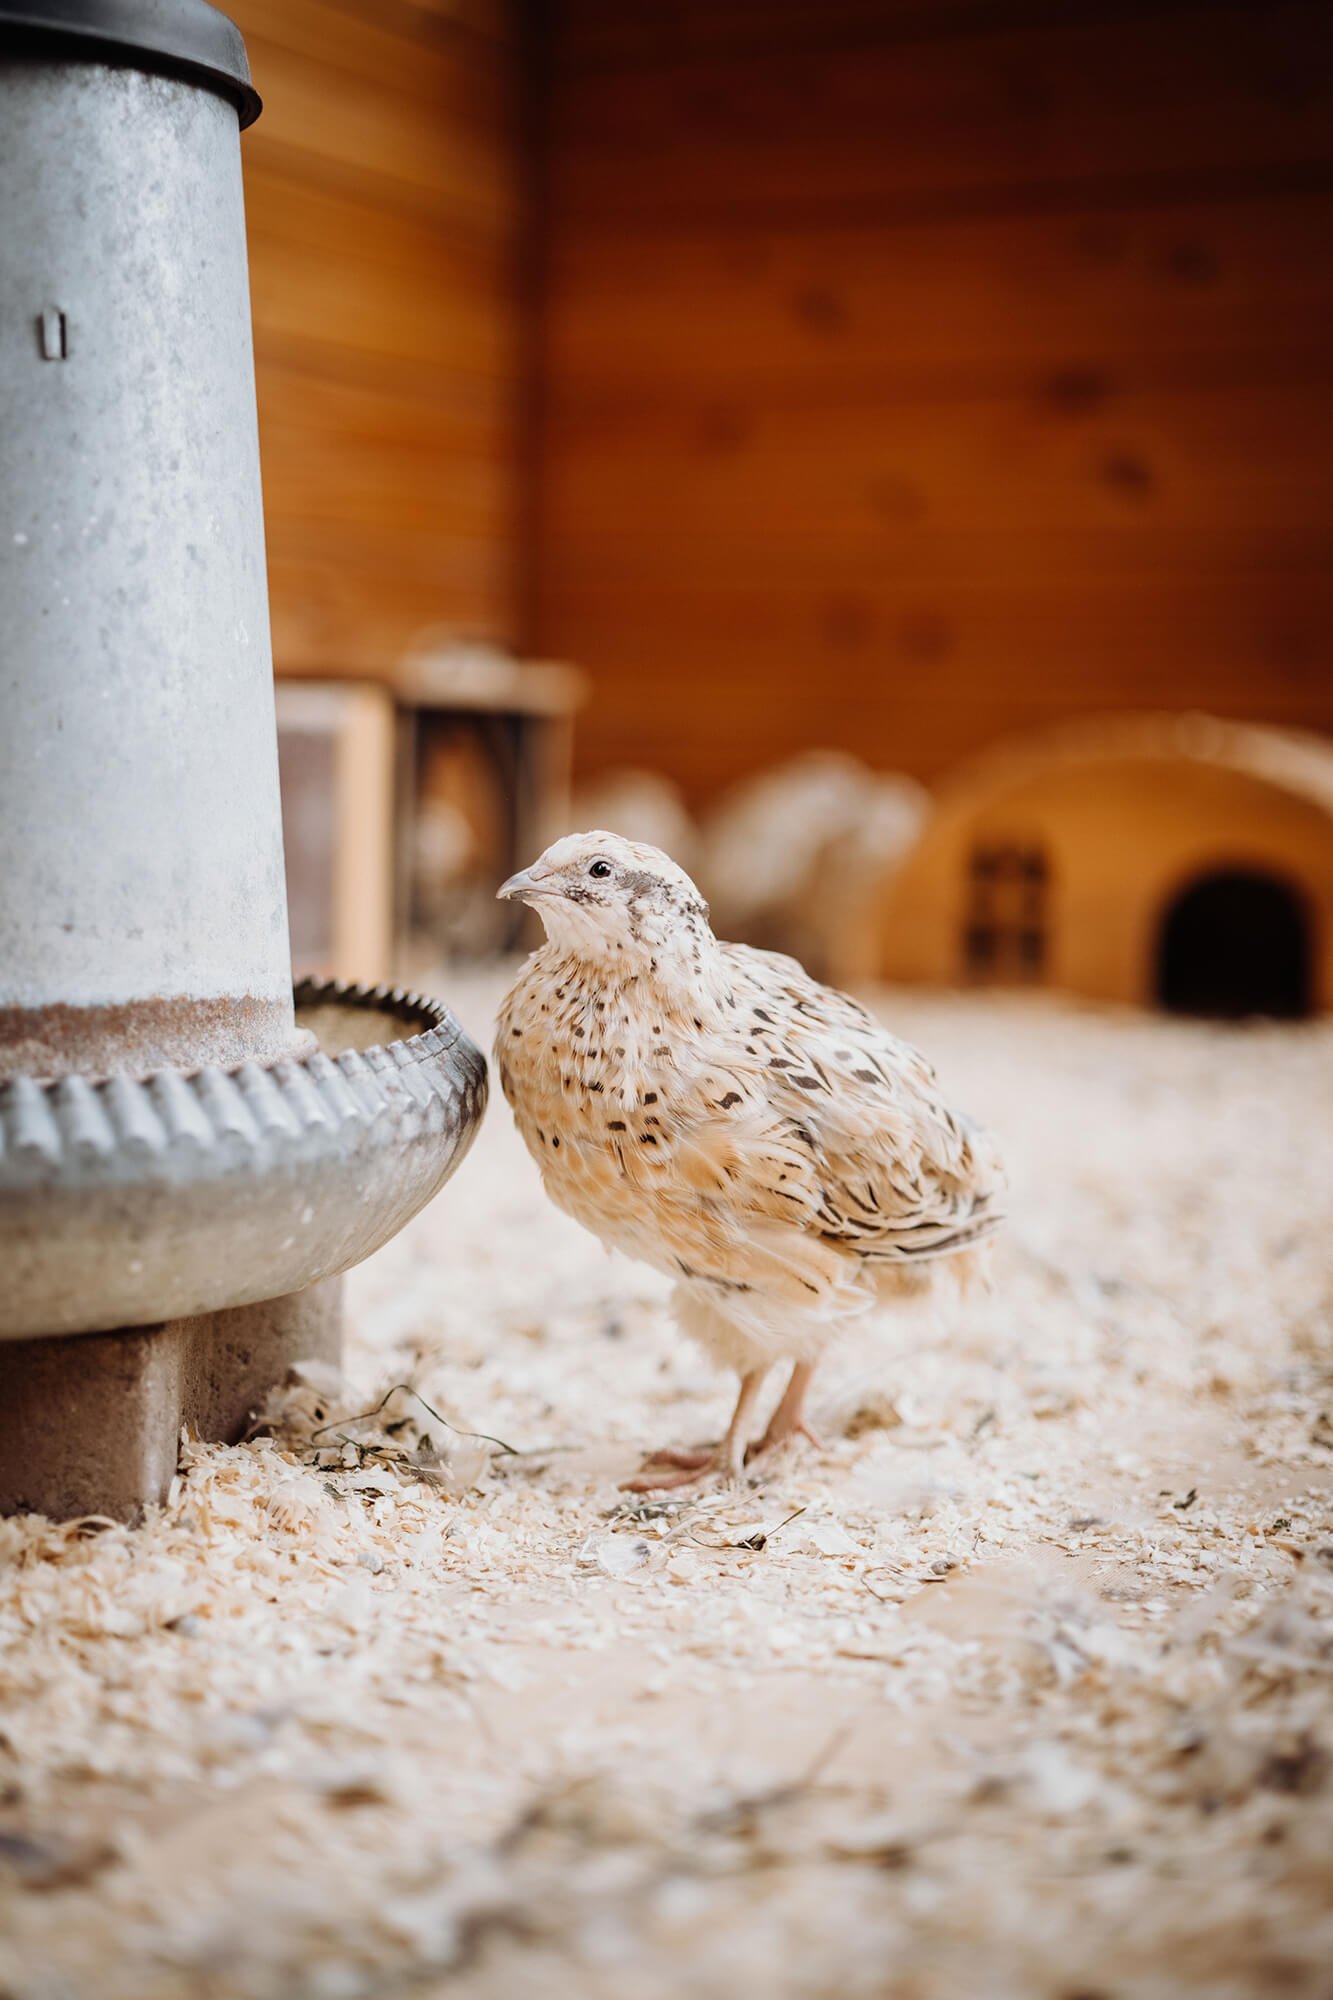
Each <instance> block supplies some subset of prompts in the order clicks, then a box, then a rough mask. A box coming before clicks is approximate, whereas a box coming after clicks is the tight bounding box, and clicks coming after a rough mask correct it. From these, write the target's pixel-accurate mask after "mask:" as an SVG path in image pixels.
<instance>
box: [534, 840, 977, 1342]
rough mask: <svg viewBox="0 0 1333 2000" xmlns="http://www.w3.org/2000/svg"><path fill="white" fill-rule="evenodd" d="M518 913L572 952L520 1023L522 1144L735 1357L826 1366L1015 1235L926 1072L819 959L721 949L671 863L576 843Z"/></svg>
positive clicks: (591, 1225)
mask: <svg viewBox="0 0 1333 2000" xmlns="http://www.w3.org/2000/svg"><path fill="white" fill-rule="evenodd" d="M594 863H597V864H599V866H607V865H609V866H610V868H611V871H612V872H611V874H610V875H609V876H607V877H605V878H604V879H600V880H599V879H594V877H593V876H592V875H590V874H589V869H590V868H591V867H592V865H593V864H594ZM511 893H515V894H519V895H523V896H524V897H525V899H526V900H530V901H532V902H533V904H534V906H535V907H536V908H537V909H538V911H539V912H540V914H541V915H542V919H543V922H544V924H545V926H546V929H547V932H548V936H547V940H546V942H545V943H544V944H543V945H542V946H541V948H540V949H539V950H538V951H537V952H535V953H534V954H533V956H532V957H531V958H530V959H529V960H528V961H527V963H526V965H525V966H524V967H523V970H522V972H521V974H520V976H519V978H518V980H517V982H516V983H515V985H514V987H513V989H512V990H511V992H510V993H509V994H508V996H507V998H506V999H505V1001H504V1004H503V1006H502V1008H501V1011H500V1016H499V1022H498V1030H497V1037H496V1047H495V1053H496V1062H497V1066H498V1069H499V1074H500V1082H501V1086H502V1088H503V1090H504V1093H505V1096H506V1098H507V1099H508V1101H509V1103H510V1104H511V1106H512V1107H513V1111H514V1116H515V1119H516V1121H517V1124H518V1128H519V1131H520V1132H521V1134H522V1136H523V1138H524V1140H525V1142H526V1144H527V1146H528V1149H529V1151H530V1152H531V1153H532V1155H533V1157H534V1158H535V1159H536V1161H537V1163H538V1165H539V1167H540V1168H541V1172H542V1178H543V1181H544V1183H545V1186H546V1190H547V1192H548V1194H549V1195H550V1197H551V1199H552V1200H553V1201H554V1202H555V1203H556V1204H557V1205H558V1206H559V1207H560V1208H562V1209H564V1210H565V1211H566V1212H567V1213H568V1214H570V1215H572V1216H573V1217H574V1218H575V1219H576V1221H578V1222H580V1223H582V1224H583V1225H584V1226H585V1227H586V1228H588V1229H590V1230H592V1231H593V1232H594V1234H595V1235H597V1236H599V1237H600V1238H601V1239H602V1240H603V1241H604V1242H605V1243H607V1244H610V1245H614V1246H615V1247H616V1248H617V1249H620V1250H623V1251H625V1252H627V1253H628V1254H629V1255H630V1256H632V1257H637V1258H639V1259H641V1260H642V1261H644V1262H645V1263H648V1264H651V1265H653V1266H655V1267H656V1268H657V1269H658V1270H660V1271H663V1272H665V1273H666V1274H667V1275H668V1276H669V1277H671V1278H672V1279H674V1280H675V1303H676V1306H677V1310H678V1314H679V1318H680V1321H681V1324H682V1325H683V1326H684V1327H685V1329H686V1330H687V1331H688V1332H690V1333H691V1334H693V1335H694V1336H695V1337H696V1338H698V1339H699V1340H701V1341H702V1342H703V1343H704V1344H705V1345H706V1346H707V1347H708V1348H709V1349H710V1350H711V1351H712V1352H713V1353H714V1354H715V1356H716V1357H717V1358H718V1359H719V1360H720V1361H724V1362H729V1363H730V1364H732V1365H733V1366H735V1367H737V1368H738V1369H740V1370H742V1371H749V1370H754V1369H762V1368H764V1367H766V1366H767V1365H768V1364H769V1363H771V1362H774V1361H776V1360H778V1359H779V1358H782V1357H787V1358H791V1359H793V1360H796V1361H798V1362H801V1361H805V1362H810V1361H813V1360H814V1359H815V1358H816V1357H817V1356H818V1355H819V1354H820V1353H821V1352H822V1350H823V1348H824V1347H825V1345H826V1344H827V1342H828V1340H829V1339H830V1337H832V1336H833V1335H834V1334H835V1333H836V1330H837V1328H838V1326H839V1324H840V1323H842V1322H845V1321H846V1320H847V1319H849V1318H851V1317H853V1316H855V1315H859V1314H861V1313H863V1312H865V1311H867V1310H868V1309H869V1308H871V1307H872V1306H874V1305H875V1303H876V1302H877V1301H878V1300H879V1299H881V1298H883V1297H885V1296H887V1295H891V1294H892V1293H893V1292H895V1291H900V1290H901V1289H903V1286H904V1283H905V1282H906V1283H908V1284H910V1283H911V1282H912V1280H913V1278H914V1277H915V1276H916V1275H917V1274H919V1272H920V1270H921V1267H922V1266H923V1265H924V1264H927V1263H928V1262H933V1261H935V1260H938V1259H940V1258H942V1257H948V1256H951V1255H953V1254H955V1253H957V1252H960V1251H963V1250H965V1249H967V1248H968V1247H970V1246H971V1245H972V1244H974V1243H976V1242H977V1241H979V1240H980V1238H982V1237H983V1236H985V1235H987V1234H989V1232H990V1231H991V1230H992V1229H993V1228H994V1227H995V1225H996V1223H997V1222H998V1221H999V1219H1000V1198H1001V1190H1002V1186H1003V1179H1002V1175H1001V1171H1000V1168H999V1163H998V1160H997V1157H996V1153H995V1150H994V1148H993V1146H992V1144H991V1142H990V1141H989V1139H988V1138H987V1136H986V1135H985V1134H983V1133H982V1132H980V1131H979V1130H978V1129H977V1128H976V1127H975V1126H973V1125H972V1124H971V1123H970V1121H968V1120H967V1119H966V1118H965V1117H962V1116H960V1115H959V1114H958V1113H956V1112H954V1111H952V1110H950V1108H949V1106H948V1105H947V1104H946V1103H945V1101H944V1099H943V1097H942V1096H941V1094H940V1090H939V1086H938V1084H937V1082H936V1079H935V1075H934V1072H933V1071H932V1070H931V1068H930V1066H929V1064H928V1063H927V1062H926V1061H925V1060H924V1058H923V1057H922V1056H920V1055H919V1054H918V1053H917V1052H916V1050H915V1049H913V1048H910V1047H909V1046H908V1045H907V1044H906V1043H905V1042H901V1041H898V1040H897V1039H896V1038H895V1037H894V1036H892V1035H890V1034H888V1033H887V1032H886V1031H885V1030H884V1029H883V1028H882V1027H881V1026H880V1025H879V1023H878V1022H877V1021H875V1020H874V1019H873V1017H872V1016H871V1015H870V1014H868V1013H867V1012H866V1010H865V1009H864V1008H863V1007H861V1006H859V1005H858V1004H857V1002H856V1001H854V1000H852V999H850V998H849V997H848V996H847V995H846V994H842V993H837V992H834V991H832V990H830V989H829V988H828V987H824V986H820V985H818V984H817V983H816V982H815V981H814V980H812V979H811V978H810V977H809V976H808V975H807V974H806V972H805V971H804V970H803V969H802V967H801V966H800V965H799V964H797V962H796V960H795V959H791V958H784V957H779V956H777V955H776V954H774V953H770V952H762V951H754V950H751V949H750V948H749V947H748V946H745V945H737V944H725V943H722V942H720V941H719V940H718V939H716V938H715V937H714V936H713V934H712V931H711V929H710V928H709V925H708V915H707V909H706V906H705V905H704V903H703V900H702V898H701V897H700V895H699V893H698V891H697V889H696V888H695V887H694V884H693V883H692V882H691V881H690V880H689V878H688V876H686V875H685V874H684V873H683V872H682V871H681V870H680V869H678V868H677V867H676V866H675V865H674V864H673V863H672V862H671V861H670V860H668V858H667V857H666V856H665V855H664V854H661V853H660V852H659V851H658V850H657V849H655V848H651V847H645V846H641V845H638V844H637V843H633V842H629V841H625V840H623V839H621V838H619V837H618V836H616V835H614V834H609V833H604V832H597V833H591V834H579V835H571V836H570V837H569V838H568V839H566V840H564V841H559V842H557V843H556V845H555V846H554V847H552V848H550V849H548V851H547V853H546V854H545V855H543V856H542V858H541V860H540V861H539V862H537V863H536V864H534V867H533V868H532V870H530V871H528V872H527V873H526V874H525V875H524V876H523V877H520V878H515V885H514V888H513V889H512V891H511Z"/></svg>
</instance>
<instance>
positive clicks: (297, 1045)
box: [0, 0, 486, 1515]
mask: <svg viewBox="0 0 1333 2000" xmlns="http://www.w3.org/2000/svg"><path fill="white" fill-rule="evenodd" d="M258 112H259V99H258V97H257V96H256V94H255V91H254V89H253V87H252V85H251V83H250V76H249V68H248V64H247V61H246V55H245V48H244V44H243V43H242V40H241V37H240V35H239V33H238V32H237V30H236V28H235V27H234V25H233V24H232V23H231V22H230V21H229V20H227V19H226V18H225V16H223V15H221V14H219V13H218V12H217V11H216V10H215V9H214V8H212V7H209V6H206V5H205V4H203V0H0V204H2V205H3V212H4V215H5V227H4V230H3V232H0V395H2V396H3V402H4V408H5V413H6V414H5V438H4V450H3V454H0V1509H3V1510H8V1511H12V1510H14V1509H16V1508H19V1507H36V1508H40V1509H42V1510H44V1511H47V1512H51V1513H58V1514H68V1513H74V1512H89V1511H95V1512H100V1513H112V1514H118V1515H129V1514H132V1513H133V1512H134V1511H135V1510H136V1509H138V1508H139V1507H141V1506H142V1505H144V1504H145V1503H146V1502H149V1501H152V1500H154V1499H156V1498H159V1497H160V1496H161V1495H162V1493H163V1492H164V1491H165V1489H166V1486H167V1483H168V1482H169V1480H170V1477H171V1473H172V1470H173V1469H174V1466H175V1460H176V1444H177V1437H178V1434H179V1429H180V1425H181V1423H182V1422H191V1423H193V1424H194V1425H195V1426H196V1427H197V1428H198V1429H199V1430H200V1432H201V1434H203V1435H206V1436H213V1437H229V1436H234V1435H236V1434H238V1432H239V1430H240V1429H241V1428H242V1427H243V1426H244V1424H245V1421H246V1419H247V1416H248V1414H249V1412H250V1410H251V1409H252V1408H253V1406H254V1404H255V1402H256V1401H257V1400H258V1398H259V1397H260V1396H261V1395H262V1393H263V1392H264V1390H265V1389H266V1388H267V1387H268V1386H269V1385H270V1384H271V1383H272V1382H273V1381H275V1380H277V1379H278V1378H279V1377H280V1376H281V1375H282V1373H283V1370H284V1368H285V1367H286V1366H287V1365H288V1363H289V1362H290V1361H292V1360H294V1359H296V1358H299V1357H302V1356H310V1355H323V1356H325V1357H328V1356H330V1355H332V1354H334V1353H336V1351H337V1347H338V1339H339V1332H338V1300H337V1291H338V1288H337V1285H336V1282H334V1283H330V1282H329V1281H330V1280H333V1279H335V1278H336V1274H337V1273H339V1272H342V1271H345V1270H347V1269H348V1268H349V1267H350V1266H351V1265H353V1264H355V1263H357V1262H358V1261H359V1260H360V1259H361V1258H363V1257H365V1256H367V1255H368V1254H369V1253H370V1252H371V1251H372V1250H374V1249H376V1248H377V1247H378V1246H379V1245H380V1244H381V1243H383V1242H384V1241H386V1240H387V1238H388V1237H390V1236H391V1235H392V1234H393V1233H394V1232H395V1231H396V1230H397V1229H399V1228H401V1226H402V1225H403V1223H404V1222H406V1221H407V1220H408V1218H409V1217H410V1216H411V1215H412V1214H413V1213H414V1212H415V1211H416V1210H417V1209H418V1208H420V1207H421V1206H422V1204H423V1203H424V1202H426V1201H428V1200H429V1199H430V1198H431V1196H432V1195H433V1194H434V1193H435V1192H436V1191H437V1190H438V1189H439V1187H440V1186H442V1185H443V1183H444V1181H445V1180H446V1179H447V1178H448V1176H449V1174H450V1173H451V1172H452V1170H453V1168H454V1167H455V1166H456V1165H457V1163H458V1160H459V1159H460V1158H461V1157H462V1154H463V1152H464V1151H465V1150H466V1148H467V1145H468V1143H469V1141H470V1139H471V1136H472V1133H473V1131H474V1129H475V1127H476V1124H477V1122H478V1120H479V1119H480V1116H481V1114H482V1110H483V1108H484V1103H485V1093H486V1081H485V1064H484V1062H483V1060H482V1058H481V1056H480V1055H479V1054H478V1052H477V1050H476V1049H475V1048H474V1047H473V1045H472V1043H471V1042H470V1041H468V1039H467V1038H466V1036H465V1035H464V1034H463V1033H462V1031H461V1030H460V1028H459V1027H458V1024H457V1022H456V1021H455V1020H454V1019H453V1017H452V1016H451V1015H450V1014H449V1012H448V1010H447V1009H446V1008H443V1007H439V1006H437V1005H436V1004H435V1003H433V1002H431V1001H428V1000H423V999H420V998H417V997H415V996H411V995H406V994H403V993H401V992H389V991H387V990H385V989H378V990H376V991H374V992H370V991H366V990H364V989H358V988H348V987H343V986H328V987H323V988H310V989H305V990H304V991H303V992H302V993H300V994H298V995H296V996H295V999H294V996H293V992H292V985H291V970H290V959H289V952H288V939H287V909H286V895H285V889H284V879H283V855H282V828H281V819H280V813H279V799H278V771H277V750H276V734H275V728H274V716H273V686H272V661H271V655H270V645H269V628H268V603H267V594H266V587H265V573H264V538H263V517H262V511H261V500H260V482H259V449H258V436H257V428H256V415H255V394H254V365H253V357H252V348H251V335H250V308H249V289H248V279H247V268H246V254H245V223H244V212H243V206H242V195H241V162H240V144H239V135H240V131H241V129H242V128H243V127H244V126H245V125H247V124H249V123H251V122H252V120H253V119H254V118H255V117H256V116H257V115H258ZM307 1023H308V1024H307ZM312 1028H313V1029H314V1030H316V1031H317V1032H313V1033H312Z"/></svg>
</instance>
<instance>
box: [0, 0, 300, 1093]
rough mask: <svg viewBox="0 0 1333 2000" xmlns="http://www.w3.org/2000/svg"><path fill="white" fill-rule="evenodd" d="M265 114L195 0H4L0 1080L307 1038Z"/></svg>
mask: <svg viewBox="0 0 1333 2000" xmlns="http://www.w3.org/2000/svg"><path fill="white" fill-rule="evenodd" d="M257 109H258V99H257V98H255V96H254V93H253V91H252V90H251V88H250V85H249V72H248V68H247V67H246V63H245V54H244V47H243V44H242V43H241V40H240V36H239V34H238V33H237V32H236V30H235V28H234V27H233V25H232V24H231V23H230V22H229V21H227V20H226V19H225V17H224V16H221V15H219V14H217V13H216V11H215V10H214V9H212V8H210V7H206V6H203V5H202V0H101V4H98V0H46V4H44V5H43V4H40V0H30V4H27V5H18V6H16V5H13V4H11V0H0V209H2V211H3V214H4V217H5V225H4V228H3V231H0V402H2V405H3V408H4V411H5V419H4V437H3V449H2V452H0V1075H5V1074H10V1075H12V1074H15V1073H17V1072H28V1073H31V1074H36V1075H42V1074H45V1075H51V1074H60V1073H64V1072H66V1071H71V1070H84V1071H104V1070H139V1071H142V1070H147V1069H151V1068H155V1067H158V1066H161V1065H164V1064H180V1063H186V1064H189V1065H199V1064H206V1063H222V1064H227V1063H236V1062H240V1061H242V1060H244V1059H245V1058H247V1057H257V1058H260V1059H264V1058H271V1057H274V1056H276V1055H279V1054H281V1053H282V1052H283V1051H284V1050H285V1049H287V1048H289V1047H291V1046H292V1045H293V1042H294V1039H295V1030H294V1025H293V1014H292V999H291V977H290V956H289V948H288V937H287V910H286V891H285V886H284V879H283V855H282V829H281V818H280V810H279V796H278V769H277V751H276V732H275V726H274V707H273V684H272V660H271V652H270V641H269V623H268V601H267V592H266V585H265V567H264V533H263V517H262V511H261V500H260V481H259V446H258V436H257V427H256V412H255V387H254V364H253V355H252V347H251V332H250V301H249V286H248V274H247V267H246V246H245V219H244V210H243V205H242V193H241V159H240V142H239V133H240V126H241V123H242V121H243V120H244V121H246V122H248V119H249V118H250V117H252V116H253V115H254V114H255V112H256V111H257Z"/></svg>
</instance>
